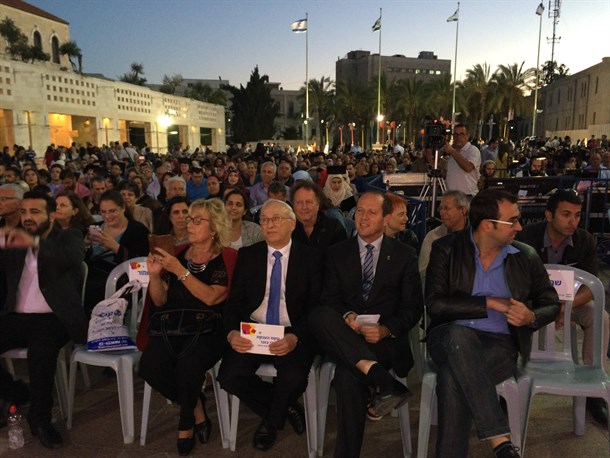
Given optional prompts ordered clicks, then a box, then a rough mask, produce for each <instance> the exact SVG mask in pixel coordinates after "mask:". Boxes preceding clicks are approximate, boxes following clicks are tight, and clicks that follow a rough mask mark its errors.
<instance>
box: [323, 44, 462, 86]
mask: <svg viewBox="0 0 610 458" xmlns="http://www.w3.org/2000/svg"><path fill="white" fill-rule="evenodd" d="M335 72H336V74H335V79H336V81H337V83H338V82H340V81H346V82H347V81H352V82H354V83H356V84H357V85H359V86H366V85H368V84H369V83H370V82H371V80H372V79H373V78H375V77H376V76H377V75H378V73H379V54H371V53H370V51H350V52H348V53H347V56H346V57H344V58H343V59H339V60H337V62H336V64H335ZM381 73H382V75H383V74H385V76H386V78H388V80H389V81H393V80H401V79H418V80H422V81H432V80H434V79H435V78H439V77H441V76H443V75H449V74H451V60H449V59H439V58H438V57H437V56H436V55H435V54H434V53H433V52H431V51H421V52H420V53H419V56H418V57H405V56H403V55H402V54H395V55H393V56H381Z"/></svg>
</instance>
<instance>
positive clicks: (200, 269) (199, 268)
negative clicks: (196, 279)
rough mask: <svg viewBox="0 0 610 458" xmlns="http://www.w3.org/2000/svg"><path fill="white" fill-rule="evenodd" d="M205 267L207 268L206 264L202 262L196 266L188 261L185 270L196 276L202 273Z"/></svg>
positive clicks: (190, 260) (191, 261)
mask: <svg viewBox="0 0 610 458" xmlns="http://www.w3.org/2000/svg"><path fill="white" fill-rule="evenodd" d="M207 266H208V263H207V262H204V263H202V264H197V263H196V262H193V260H192V259H189V260H188V261H187V262H186V268H187V269H188V270H190V271H191V272H192V273H194V274H198V273H200V272H203V271H204V270H205V269H206V267H207Z"/></svg>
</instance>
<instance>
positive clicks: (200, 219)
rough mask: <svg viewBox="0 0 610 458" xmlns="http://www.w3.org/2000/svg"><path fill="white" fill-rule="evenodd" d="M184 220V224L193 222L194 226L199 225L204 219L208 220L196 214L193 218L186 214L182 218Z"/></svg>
mask: <svg viewBox="0 0 610 458" xmlns="http://www.w3.org/2000/svg"><path fill="white" fill-rule="evenodd" d="M184 220H185V221H186V224H188V223H193V224H194V225H195V226H199V225H200V224H201V223H202V222H204V221H210V220H209V219H207V218H203V217H201V216H197V217H195V218H192V217H190V216H187V217H186V218H184Z"/></svg>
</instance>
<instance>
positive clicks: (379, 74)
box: [376, 8, 382, 145]
mask: <svg viewBox="0 0 610 458" xmlns="http://www.w3.org/2000/svg"><path fill="white" fill-rule="evenodd" d="M381 12H382V9H381V8H379V24H381ZM378 60H379V70H378V75H377V142H376V143H377V144H378V145H379V123H380V122H381V25H380V27H379V58H378Z"/></svg>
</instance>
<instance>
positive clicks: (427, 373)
mask: <svg viewBox="0 0 610 458" xmlns="http://www.w3.org/2000/svg"><path fill="white" fill-rule="evenodd" d="M424 324H425V326H426V328H427V327H428V324H429V323H428V315H427V314H426V313H424ZM423 358H424V364H425V370H424V376H423V377H422V388H421V398H420V404H419V433H418V439H417V458H425V457H426V456H427V455H428V442H429V438H430V425H432V424H437V414H438V405H437V398H436V368H435V365H434V362H433V361H432V360H431V359H430V358H429V356H428V352H427V350H426V347H425V345H424V347H423ZM516 375H517V377H510V378H508V379H506V380H504V381H503V382H502V383H499V384H497V385H496V393H497V394H498V396H502V397H503V398H504V399H505V400H506V407H507V413H508V426H509V428H510V439H511V442H512V443H513V444H514V445H515V446H517V447H519V448H521V450H523V447H522V444H523V437H524V430H525V408H526V405H527V402H528V397H529V382H530V381H529V378H528V377H527V376H526V375H524V374H522V373H518V374H516Z"/></svg>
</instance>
